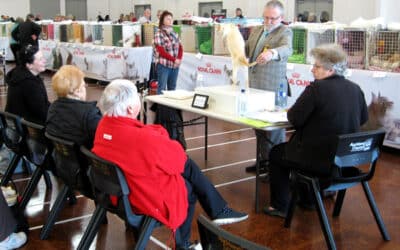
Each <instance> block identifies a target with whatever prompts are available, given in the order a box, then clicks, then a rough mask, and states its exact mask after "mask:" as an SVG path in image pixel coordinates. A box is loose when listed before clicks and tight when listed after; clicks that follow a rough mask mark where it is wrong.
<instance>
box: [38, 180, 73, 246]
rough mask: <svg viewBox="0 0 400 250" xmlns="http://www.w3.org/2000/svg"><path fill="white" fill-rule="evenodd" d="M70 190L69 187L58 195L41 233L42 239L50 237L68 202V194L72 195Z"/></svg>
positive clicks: (65, 186)
mask: <svg viewBox="0 0 400 250" xmlns="http://www.w3.org/2000/svg"><path fill="white" fill-rule="evenodd" d="M70 192H71V191H70V188H69V187H68V186H67V185H64V187H63V188H62V189H61V191H60V193H59V194H58V195H57V199H56V201H55V202H54V205H53V207H52V208H51V210H50V214H49V217H48V218H47V221H46V223H45V224H44V226H43V228H42V231H41V232H40V239H41V240H45V239H47V238H48V237H49V234H50V231H51V229H52V228H53V225H54V223H55V222H56V219H57V217H58V214H59V213H60V212H61V210H62V208H63V207H64V204H65V201H66V200H67V196H68V193H70Z"/></svg>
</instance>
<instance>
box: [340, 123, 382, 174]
mask: <svg viewBox="0 0 400 250" xmlns="http://www.w3.org/2000/svg"><path fill="white" fill-rule="evenodd" d="M384 138H385V131H384V130H382V129H380V130H372V131H365V132H359V133H352V134H344V135H339V136H338V137H337V146H336V154H335V159H334V163H335V165H336V166H337V167H339V168H346V167H356V166H360V165H363V164H370V168H369V169H368V171H367V172H364V174H363V180H369V179H370V178H372V176H373V174H374V171H375V165H376V161H377V160H378V157H379V154H380V149H381V147H382V144H383V140H384ZM359 176H361V175H360V174H359Z"/></svg>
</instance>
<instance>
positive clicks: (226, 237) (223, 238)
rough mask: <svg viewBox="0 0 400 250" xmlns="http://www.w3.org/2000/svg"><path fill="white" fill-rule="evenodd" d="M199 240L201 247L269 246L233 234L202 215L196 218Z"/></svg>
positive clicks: (264, 249)
mask: <svg viewBox="0 0 400 250" xmlns="http://www.w3.org/2000/svg"><path fill="white" fill-rule="evenodd" d="M197 226H198V228H199V234H200V241H201V245H202V247H203V249H205V250H213V249H248V250H268V249H270V248H268V247H264V246H261V245H258V244H256V243H254V242H251V241H248V240H246V239H243V238H241V237H239V236H237V235H233V234H231V233H229V232H227V231H225V230H224V229H222V228H220V227H219V226H217V225H216V224H215V223H213V222H211V221H210V220H208V219H207V218H206V217H205V216H204V215H200V216H199V218H198V219H197Z"/></svg>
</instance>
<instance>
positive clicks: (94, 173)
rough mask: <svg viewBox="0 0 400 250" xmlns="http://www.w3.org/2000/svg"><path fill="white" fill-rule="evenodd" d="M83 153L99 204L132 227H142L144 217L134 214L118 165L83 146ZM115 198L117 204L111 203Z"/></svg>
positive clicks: (126, 185)
mask: <svg viewBox="0 0 400 250" xmlns="http://www.w3.org/2000/svg"><path fill="white" fill-rule="evenodd" d="M81 152H82V153H83V154H84V155H85V156H86V158H87V161H88V164H89V168H88V176H89V179H90V182H91V184H92V187H93V189H94V190H93V192H94V195H95V200H96V201H97V204H98V205H100V206H103V207H104V208H105V209H106V210H108V211H110V212H112V213H115V214H117V215H118V216H120V217H122V218H123V219H125V220H128V221H129V223H130V224H131V225H132V226H136V227H138V226H140V223H141V221H142V219H143V216H138V215H136V214H134V213H133V212H132V207H131V205H130V202H129V193H130V191H129V187H128V184H127V182H126V179H125V176H124V174H123V172H122V171H121V169H120V168H119V167H118V166H117V165H116V164H114V163H112V162H110V161H107V160H105V159H103V158H101V157H99V156H97V155H96V154H94V153H92V152H91V151H90V150H88V149H87V148H86V147H85V146H81ZM112 197H114V198H112ZM115 198H116V202H111V200H112V199H115Z"/></svg>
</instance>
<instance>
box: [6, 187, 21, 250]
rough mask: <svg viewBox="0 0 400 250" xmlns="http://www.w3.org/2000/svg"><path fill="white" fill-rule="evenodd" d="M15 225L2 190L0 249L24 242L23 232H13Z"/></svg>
mask: <svg viewBox="0 0 400 250" xmlns="http://www.w3.org/2000/svg"><path fill="white" fill-rule="evenodd" d="M16 227H17V221H16V220H15V218H14V216H13V214H12V212H11V210H10V208H9V207H8V204H7V202H6V199H5V197H4V195H3V192H2V191H0V249H16V248H20V247H21V246H23V245H24V244H25V243H26V240H27V237H26V234H25V233H24V232H18V233H14V230H15V229H16Z"/></svg>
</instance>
